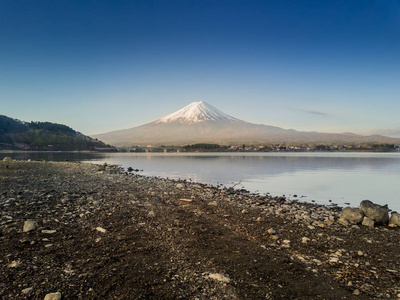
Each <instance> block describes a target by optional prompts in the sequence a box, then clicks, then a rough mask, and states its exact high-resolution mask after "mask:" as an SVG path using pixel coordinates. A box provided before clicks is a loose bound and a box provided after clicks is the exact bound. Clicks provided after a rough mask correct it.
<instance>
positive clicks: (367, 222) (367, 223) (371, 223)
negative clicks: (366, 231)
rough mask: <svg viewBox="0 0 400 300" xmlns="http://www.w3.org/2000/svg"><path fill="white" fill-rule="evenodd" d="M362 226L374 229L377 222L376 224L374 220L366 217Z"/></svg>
mask: <svg viewBox="0 0 400 300" xmlns="http://www.w3.org/2000/svg"><path fill="white" fill-rule="evenodd" d="M362 225H364V226H367V227H374V226H375V222H374V220H372V219H370V218H368V217H364V219H363V221H362Z"/></svg>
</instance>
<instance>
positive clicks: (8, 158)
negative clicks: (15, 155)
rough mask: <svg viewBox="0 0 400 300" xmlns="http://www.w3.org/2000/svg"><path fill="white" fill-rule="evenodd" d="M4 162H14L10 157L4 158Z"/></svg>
mask: <svg viewBox="0 0 400 300" xmlns="http://www.w3.org/2000/svg"><path fill="white" fill-rule="evenodd" d="M3 161H5V162H10V161H12V158H11V157H9V156H7V157H4V158H3Z"/></svg>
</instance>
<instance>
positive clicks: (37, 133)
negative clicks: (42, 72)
mask: <svg viewBox="0 0 400 300" xmlns="http://www.w3.org/2000/svg"><path fill="white" fill-rule="evenodd" d="M95 148H110V146H109V145H106V144H104V143H103V142H101V141H99V140H97V139H93V138H91V137H88V136H85V135H83V134H82V133H80V132H77V131H75V130H73V129H72V128H70V127H68V126H66V125H62V124H56V123H50V122H22V121H19V120H16V119H12V118H9V117H6V116H2V115H0V150H94V149H95Z"/></svg>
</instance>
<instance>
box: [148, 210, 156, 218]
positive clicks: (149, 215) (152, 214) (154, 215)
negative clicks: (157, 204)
mask: <svg viewBox="0 0 400 300" xmlns="http://www.w3.org/2000/svg"><path fill="white" fill-rule="evenodd" d="M147 216H148V217H150V218H155V217H156V213H155V212H154V211H149V213H148V214H147Z"/></svg>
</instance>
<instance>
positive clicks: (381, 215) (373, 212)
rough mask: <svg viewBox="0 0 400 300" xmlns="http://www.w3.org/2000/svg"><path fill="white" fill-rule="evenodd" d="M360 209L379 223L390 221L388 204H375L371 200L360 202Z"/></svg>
mask: <svg viewBox="0 0 400 300" xmlns="http://www.w3.org/2000/svg"><path fill="white" fill-rule="evenodd" d="M360 209H361V210H362V211H363V212H364V214H365V215H366V216H367V217H368V218H370V219H371V220H373V221H375V222H376V223H378V224H386V223H387V222H388V221H389V209H388V208H387V206H382V205H379V204H375V203H373V202H372V201H370V200H364V201H361V203H360Z"/></svg>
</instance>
